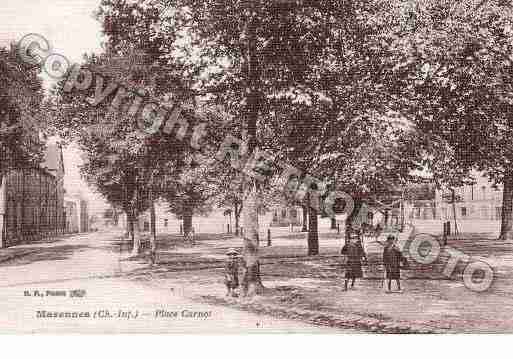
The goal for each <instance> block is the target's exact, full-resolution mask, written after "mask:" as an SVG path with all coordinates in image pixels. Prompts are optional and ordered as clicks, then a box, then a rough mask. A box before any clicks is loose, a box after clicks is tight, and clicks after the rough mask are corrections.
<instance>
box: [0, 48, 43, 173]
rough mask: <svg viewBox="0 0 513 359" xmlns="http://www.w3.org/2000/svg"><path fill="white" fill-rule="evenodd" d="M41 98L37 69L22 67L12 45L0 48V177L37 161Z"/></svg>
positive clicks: (39, 150)
mask: <svg viewBox="0 0 513 359" xmlns="http://www.w3.org/2000/svg"><path fill="white" fill-rule="evenodd" d="M42 99H43V90H42V83H41V80H40V79H39V78H38V69H37V68H36V67H34V66H28V65H26V64H24V63H23V61H22V60H21V59H20V58H19V57H18V56H17V51H16V47H15V46H12V47H11V48H10V49H6V48H0V153H1V155H0V156H1V158H0V176H1V175H2V174H3V172H4V171H6V170H7V169H9V168H13V167H22V166H33V165H37V163H38V162H39V161H40V160H41V150H42V141H40V135H42V134H43V133H40V130H44V126H42V124H41V122H42V121H43V117H42V116H41V103H42ZM43 125H44V123H43Z"/></svg>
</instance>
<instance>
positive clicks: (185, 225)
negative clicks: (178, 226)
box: [183, 206, 192, 238]
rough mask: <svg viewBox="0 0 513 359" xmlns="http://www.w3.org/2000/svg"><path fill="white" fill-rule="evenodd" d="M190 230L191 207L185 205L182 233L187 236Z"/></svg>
mask: <svg viewBox="0 0 513 359" xmlns="http://www.w3.org/2000/svg"><path fill="white" fill-rule="evenodd" d="M191 232H192V208H190V207H189V206H186V207H185V208H184V213H183V235H184V237H186V238H187V237H188V236H189V235H190V233H191Z"/></svg>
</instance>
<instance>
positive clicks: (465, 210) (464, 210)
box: [461, 207, 467, 217]
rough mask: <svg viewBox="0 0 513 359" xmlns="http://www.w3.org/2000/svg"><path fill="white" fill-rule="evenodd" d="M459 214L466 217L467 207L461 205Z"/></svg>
mask: <svg viewBox="0 0 513 359" xmlns="http://www.w3.org/2000/svg"><path fill="white" fill-rule="evenodd" d="M461 216H462V217H466V216H467V208H466V207H461Z"/></svg>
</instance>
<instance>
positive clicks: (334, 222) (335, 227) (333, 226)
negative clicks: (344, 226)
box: [330, 217, 337, 229]
mask: <svg viewBox="0 0 513 359" xmlns="http://www.w3.org/2000/svg"><path fill="white" fill-rule="evenodd" d="M330 228H331V229H337V219H336V218H335V217H333V218H331V227H330Z"/></svg>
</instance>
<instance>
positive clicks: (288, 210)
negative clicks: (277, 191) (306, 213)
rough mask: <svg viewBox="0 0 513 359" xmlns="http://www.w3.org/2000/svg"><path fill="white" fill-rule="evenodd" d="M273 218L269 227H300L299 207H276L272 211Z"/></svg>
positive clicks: (300, 212)
mask: <svg viewBox="0 0 513 359" xmlns="http://www.w3.org/2000/svg"><path fill="white" fill-rule="evenodd" d="M272 213H273V216H272V219H271V223H270V224H269V226H270V227H288V226H290V225H291V224H292V225H293V226H300V225H301V224H302V223H301V219H302V217H301V214H302V209H301V207H295V206H278V207H276V208H274V209H273V211H272Z"/></svg>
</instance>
